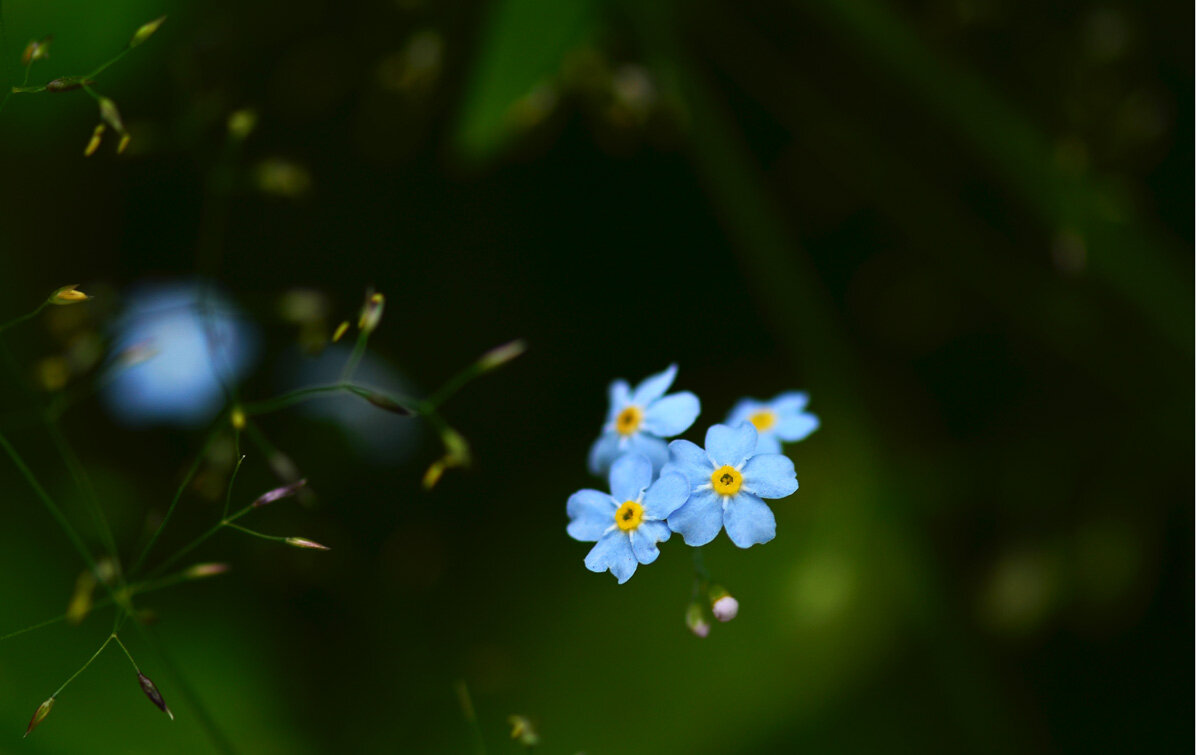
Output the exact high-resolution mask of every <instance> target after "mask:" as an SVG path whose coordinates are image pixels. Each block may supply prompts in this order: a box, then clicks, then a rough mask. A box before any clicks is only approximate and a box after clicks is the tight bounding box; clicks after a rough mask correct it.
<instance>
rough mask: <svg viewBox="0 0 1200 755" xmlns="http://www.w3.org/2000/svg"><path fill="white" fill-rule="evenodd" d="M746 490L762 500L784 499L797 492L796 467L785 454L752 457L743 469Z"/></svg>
mask: <svg viewBox="0 0 1200 755" xmlns="http://www.w3.org/2000/svg"><path fill="white" fill-rule="evenodd" d="M742 479H743V480H744V484H745V486H746V489H747V490H748V491H749V492H751V493H754V494H755V495H757V496H759V497H761V498H783V497H784V496H785V495H791V494H792V493H795V492H796V488H798V487H800V485H799V484H798V483H797V482H796V466H795V465H794V464H792V460H791V459H789V458H788V457H786V456H784V455H783V454H758V455H756V456H751V457H750V461H748V462H746V466H744V467H742Z"/></svg>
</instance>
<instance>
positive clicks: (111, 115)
mask: <svg viewBox="0 0 1200 755" xmlns="http://www.w3.org/2000/svg"><path fill="white" fill-rule="evenodd" d="M100 120H102V121H104V122H105V123H107V124H108V125H110V126H112V127H113V131H116V132H117V133H118V134H123V133H125V124H124V123H122V122H121V113H120V111H118V110H117V103H115V102H113V101H112V100H110V99H109V98H107V97H101V98H100Z"/></svg>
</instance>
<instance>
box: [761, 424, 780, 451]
mask: <svg viewBox="0 0 1200 755" xmlns="http://www.w3.org/2000/svg"><path fill="white" fill-rule="evenodd" d="M772 429H773V428H772ZM782 450H783V445H782V444H780V442H779V438H778V437H776V436H775V433H774V432H772V430H767V431H766V432H763V433H759V434H758V445H757V446H755V448H754V453H756V454H777V453H779V452H780V451H782Z"/></svg>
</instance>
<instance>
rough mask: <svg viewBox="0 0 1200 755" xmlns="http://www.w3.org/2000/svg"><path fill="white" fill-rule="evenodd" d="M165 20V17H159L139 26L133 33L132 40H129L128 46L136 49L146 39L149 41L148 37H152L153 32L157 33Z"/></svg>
mask: <svg viewBox="0 0 1200 755" xmlns="http://www.w3.org/2000/svg"><path fill="white" fill-rule="evenodd" d="M166 20H167V17H166V16H159V17H158V18H156V19H154V20H153V21H149V22H147V23H144V24H142V25H141V26H139V27H138V30H137V31H135V32H134V33H133V38H132V39H130V40H129V46H130V47H137V46H138V45H140V44H141V43H143V42H145V41H146V40H147V39H150V37H152V36H153V35H154V32H156V31H158V27H160V26H162V25H163V22H164V21H166Z"/></svg>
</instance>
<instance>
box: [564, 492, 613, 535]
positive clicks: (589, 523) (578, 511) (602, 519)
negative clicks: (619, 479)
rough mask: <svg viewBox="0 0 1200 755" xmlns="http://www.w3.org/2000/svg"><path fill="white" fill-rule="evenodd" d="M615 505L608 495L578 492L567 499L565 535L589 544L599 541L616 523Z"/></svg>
mask: <svg viewBox="0 0 1200 755" xmlns="http://www.w3.org/2000/svg"><path fill="white" fill-rule="evenodd" d="M616 512H617V503H616V501H614V500H613V499H612V496H610V495H609V494H608V493H601V492H600V491H599V490H580V491H579V492H578V493H576V494H575V495H573V496H571V497H570V498H568V499H567V516H569V517H571V523H570V524H568V525H567V534H568V535H570V536H571V537H573V538H575V539H576V540H581V541H583V542H585V543H591V542H595V541H597V540H599V539H600V538H601V537H602V536H603V535H604V533H605V531H606V530H608V528H609V527H611V526H613V523H614V522H615V521H616V520H615V519H614V518H613V517H614V516H615V514H616Z"/></svg>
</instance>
